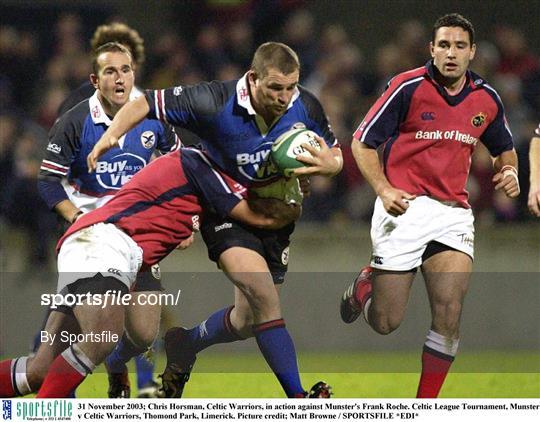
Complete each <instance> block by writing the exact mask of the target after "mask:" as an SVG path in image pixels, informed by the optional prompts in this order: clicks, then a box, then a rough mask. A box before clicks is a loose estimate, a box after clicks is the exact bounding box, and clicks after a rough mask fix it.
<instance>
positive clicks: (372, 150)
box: [341, 14, 519, 398]
mask: <svg viewBox="0 0 540 422" xmlns="http://www.w3.org/2000/svg"><path fill="white" fill-rule="evenodd" d="M430 49H431V56H432V60H431V61H430V62H428V63H427V64H426V65H425V66H424V67H421V68H418V69H414V70H411V71H408V72H404V73H401V74H399V75H397V76H395V77H394V78H393V79H392V80H391V81H390V82H389V84H388V87H387V89H386V91H385V92H384V94H383V95H382V96H381V97H380V98H379V99H378V100H377V102H376V103H375V104H374V105H373V106H372V107H371V109H370V110H369V112H368V113H367V115H366V117H365V118H364V120H363V121H362V123H361V124H360V126H359V128H358V129H357V130H356V132H355V134H354V137H353V141H352V150H353V154H354V157H355V160H356V162H357V164H358V167H359V168H360V170H361V172H362V174H363V175H364V177H365V178H366V180H367V181H368V182H369V183H370V185H371V186H372V188H373V189H374V190H375V192H376V193H377V196H378V198H377V200H376V202H375V209H374V213H373V219H372V227H371V238H372V244H373V255H372V258H371V265H370V267H366V268H364V269H362V271H361V273H360V275H359V276H358V278H357V279H356V280H355V281H354V282H353V283H352V285H351V286H350V287H349V288H348V289H347V291H346V292H345V293H344V295H343V299H342V301H341V317H342V319H343V321H344V322H346V323H351V322H353V321H354V320H355V319H356V318H357V317H358V316H359V315H360V314H361V313H363V314H364V317H365V319H366V321H367V322H368V324H369V325H370V326H371V327H372V328H373V329H374V330H375V331H376V332H378V333H380V334H389V333H391V332H392V331H394V330H395V329H396V328H397V327H398V326H399V325H400V323H401V321H402V320H403V317H404V314H405V309H406V306H407V301H408V298H409V293H410V289H411V285H412V282H413V279H414V276H415V273H416V270H417V268H418V267H420V268H421V269H422V272H423V275H424V279H425V284H426V290H427V293H428V297H429V302H430V306H431V314H432V322H431V327H430V330H429V332H428V334H427V338H426V342H425V344H424V349H423V354H422V374H421V378H420V383H419V386H418V392H417V397H419V398H424V397H425V398H427V397H437V396H438V394H439V391H440V389H441V387H442V384H443V382H444V379H445V377H446V374H447V373H448V371H449V369H450V365H451V363H452V361H453V360H454V357H455V355H456V352H457V349H458V343H459V323H460V316H461V310H462V306H463V300H464V297H465V294H466V292H467V288H468V283H469V276H470V273H471V269H472V261H473V243H474V227H473V220H474V218H473V214H472V211H471V209H470V206H469V203H468V193H467V191H466V190H465V184H466V182H467V177H468V175H469V170H470V164H471V154H472V153H473V150H474V147H475V145H476V144H477V142H478V141H480V142H482V143H483V144H484V145H485V146H486V147H487V148H488V150H489V152H490V153H491V155H492V157H493V167H494V172H495V175H494V177H493V183H494V185H495V189H496V190H502V191H503V192H504V193H505V194H506V195H507V196H508V197H510V198H514V197H516V196H517V195H518V194H519V184H518V178H517V169H516V166H517V157H516V153H515V150H514V146H513V142H512V135H511V133H510V131H509V129H508V126H507V124H506V119H505V117H504V110H503V106H502V103H501V100H500V98H499V96H498V95H497V93H496V92H495V90H494V89H493V88H492V87H490V86H489V85H488V84H487V83H486V82H485V81H484V80H483V79H482V78H481V77H480V76H478V75H475V74H474V73H472V72H471V71H469V70H468V67H469V62H470V61H471V60H472V59H473V58H474V54H475V51H476V45H475V44H474V29H473V26H472V24H471V23H470V22H469V21H468V20H467V19H465V18H464V17H462V16H461V15H459V14H449V15H446V16H443V17H441V18H439V19H438V20H437V22H436V23H435V25H434V27H433V33H432V40H431V43H430ZM377 149H379V150H380V152H381V154H382V163H381V161H380V160H379V156H378V154H377Z"/></svg>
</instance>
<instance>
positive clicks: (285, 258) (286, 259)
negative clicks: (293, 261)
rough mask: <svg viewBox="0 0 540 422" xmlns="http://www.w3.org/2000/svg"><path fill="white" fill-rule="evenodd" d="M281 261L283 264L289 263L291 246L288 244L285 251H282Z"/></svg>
mask: <svg viewBox="0 0 540 422" xmlns="http://www.w3.org/2000/svg"><path fill="white" fill-rule="evenodd" d="M281 263H282V264H283V265H287V264H288V263H289V247H288V246H287V247H286V248H285V249H283V252H281Z"/></svg>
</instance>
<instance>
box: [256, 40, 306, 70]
mask: <svg viewBox="0 0 540 422" xmlns="http://www.w3.org/2000/svg"><path fill="white" fill-rule="evenodd" d="M270 67H273V68H275V69H277V70H279V71H280V72H281V73H283V74H284V75H290V74H291V73H293V72H294V71H296V70H300V60H298V55H297V54H296V53H295V52H294V50H293V49H292V48H291V47H289V46H288V45H285V44H283V43H280V42H272V41H271V42H266V43H264V44H261V45H260V46H259V48H257V51H255V54H254V55H253V60H252V62H251V70H253V71H254V72H255V73H256V74H257V76H258V77H260V78H264V77H265V76H266V74H267V71H268V68H270Z"/></svg>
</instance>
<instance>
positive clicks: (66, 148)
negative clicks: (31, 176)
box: [38, 113, 81, 208]
mask: <svg viewBox="0 0 540 422" xmlns="http://www.w3.org/2000/svg"><path fill="white" fill-rule="evenodd" d="M79 124H80V123H79V122H78V121H77V120H73V115H72V113H67V114H64V115H63V116H62V117H60V119H58V120H57V121H56V123H55V124H54V126H53V127H52V129H51V131H50V132H49V143H48V145H47V149H46V151H45V155H44V158H43V160H42V162H41V167H40V169H39V174H38V189H39V192H40V195H41V197H42V198H43V200H44V201H45V202H46V203H47V205H48V206H49V207H50V208H54V206H55V205H56V204H57V203H59V202H61V201H62V200H64V199H68V197H67V195H66V193H65V191H64V189H63V188H62V186H61V182H62V179H63V178H65V177H66V176H67V174H68V172H69V168H70V166H71V163H72V162H73V160H74V157H75V156H76V154H77V153H78V152H79V150H80V137H79V134H80V133H81V130H80V128H78V126H79Z"/></svg>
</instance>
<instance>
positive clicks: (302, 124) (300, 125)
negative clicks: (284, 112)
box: [291, 122, 306, 130]
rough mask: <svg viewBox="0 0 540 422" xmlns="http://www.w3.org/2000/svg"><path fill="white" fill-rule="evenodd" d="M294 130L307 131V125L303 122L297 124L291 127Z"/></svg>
mask: <svg viewBox="0 0 540 422" xmlns="http://www.w3.org/2000/svg"><path fill="white" fill-rule="evenodd" d="M293 129H306V125H305V124H304V123H303V122H296V123H295V124H294V125H292V126H291V130H293Z"/></svg>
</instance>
